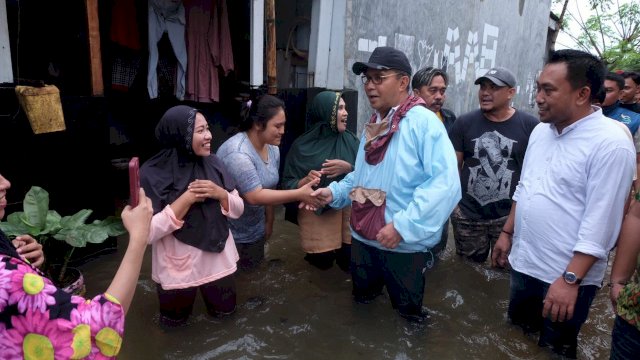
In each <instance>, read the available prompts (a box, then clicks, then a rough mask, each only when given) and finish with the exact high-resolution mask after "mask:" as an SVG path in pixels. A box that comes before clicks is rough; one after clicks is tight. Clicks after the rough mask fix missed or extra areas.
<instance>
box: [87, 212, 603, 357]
mask: <svg viewBox="0 0 640 360" xmlns="http://www.w3.org/2000/svg"><path fill="white" fill-rule="evenodd" d="M283 215H284V212H283V211H281V210H280V211H279V212H276V224H275V226H274V233H273V237H272V239H270V240H269V243H268V248H267V261H266V262H265V263H264V264H263V265H262V266H261V267H260V268H259V269H258V270H257V271H255V272H252V273H236V282H237V288H238V309H237V311H236V313H235V314H234V315H232V316H230V317H227V318H223V319H215V318H211V317H208V316H207V315H206V312H205V310H204V305H203V303H202V300H201V298H200V297H199V296H200V295H198V298H197V299H196V305H195V307H194V313H193V315H192V317H191V318H190V320H189V322H188V323H187V325H185V326H183V327H180V328H177V329H168V330H167V329H164V328H161V327H160V326H159V325H158V310H157V308H158V302H157V298H156V292H155V284H154V283H153V281H152V280H151V261H150V256H149V255H150V251H147V254H146V257H145V262H144V264H143V269H142V273H141V276H140V280H139V281H138V287H137V291H136V295H135V297H134V300H133V304H132V307H131V309H130V310H129V314H128V315H127V320H126V327H125V337H124V344H123V348H122V350H121V352H120V356H119V359H322V360H326V359H332V360H338V359H394V360H409V359H492V360H498V359H556V358H558V357H557V356H555V355H553V354H552V353H551V352H550V351H549V350H547V349H543V348H539V347H538V346H537V345H536V341H537V339H536V338H534V337H531V336H527V335H524V334H523V333H522V331H521V330H520V329H519V328H517V327H514V326H512V325H510V324H509V323H508V322H507V318H506V315H505V314H506V310H507V304H508V288H509V276H508V273H506V272H504V271H499V270H494V269H491V268H490V266H489V263H486V264H473V263H470V262H467V261H464V260H462V259H461V258H459V257H458V256H457V255H455V250H454V243H453V237H452V236H453V235H452V233H453V232H452V231H449V234H450V238H449V243H448V245H447V249H446V251H444V252H443V253H442V254H441V255H440V259H439V260H438V262H437V263H436V265H435V266H434V268H433V269H431V270H429V271H427V273H426V289H425V297H424V307H425V308H426V310H427V311H428V312H429V319H428V320H427V321H426V323H425V324H424V325H416V324H411V323H408V322H406V321H405V320H404V319H402V318H401V317H399V316H398V315H397V314H396V313H395V312H394V311H393V310H392V308H391V305H390V303H389V299H388V297H387V296H386V294H385V295H384V296H381V297H378V298H377V299H376V300H375V301H374V302H373V303H371V304H367V305H362V304H355V303H354V302H353V301H352V299H351V279H350V276H349V275H348V274H347V273H344V272H343V271H341V270H340V269H339V268H338V267H336V266H334V267H333V268H331V269H329V270H324V271H323V270H318V269H316V268H314V267H312V266H310V265H308V264H307V262H306V261H305V260H304V259H303V255H304V254H303V252H302V250H301V248H300V244H299V240H298V236H297V232H298V230H297V226H296V225H293V224H291V223H289V222H286V221H284V220H283ZM119 241H120V243H119V250H118V252H117V253H114V254H108V255H102V256H100V257H99V258H98V259H96V260H93V261H91V262H89V263H87V264H85V265H83V266H82V267H81V269H82V271H83V274H84V276H85V281H86V282H87V296H93V295H95V294H97V293H99V292H101V291H104V290H106V288H107V287H108V285H109V283H110V281H111V278H112V276H113V274H114V273H115V271H116V269H117V265H118V264H119V261H120V259H121V257H122V255H123V250H124V249H125V248H126V239H119ZM149 250H150V249H149ZM613 317H614V315H613V312H612V309H611V305H610V303H609V300H608V291H607V288H603V289H602V290H601V291H600V292H599V293H598V295H597V297H596V299H595V301H594V304H593V306H592V308H591V314H590V316H589V319H588V321H587V322H586V323H585V325H584V326H583V328H582V332H581V336H580V338H579V340H578V342H579V350H578V358H579V359H608V356H609V348H610V341H611V337H610V334H611V328H612V324H613Z"/></svg>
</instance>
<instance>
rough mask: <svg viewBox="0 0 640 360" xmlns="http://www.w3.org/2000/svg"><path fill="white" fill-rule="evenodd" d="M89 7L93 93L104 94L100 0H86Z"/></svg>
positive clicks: (88, 22) (95, 94) (88, 19)
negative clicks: (99, 19)
mask: <svg viewBox="0 0 640 360" xmlns="http://www.w3.org/2000/svg"><path fill="white" fill-rule="evenodd" d="M85 5H86V7H87V29H88V34H89V35H88V37H89V62H90V68H91V95H93V96H102V95H104V85H103V82H102V55H101V53H100V22H99V21H98V0H85Z"/></svg>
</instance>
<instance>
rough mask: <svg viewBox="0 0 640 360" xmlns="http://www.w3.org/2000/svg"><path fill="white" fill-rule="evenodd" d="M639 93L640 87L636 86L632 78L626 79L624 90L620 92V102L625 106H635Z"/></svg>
mask: <svg viewBox="0 0 640 360" xmlns="http://www.w3.org/2000/svg"><path fill="white" fill-rule="evenodd" d="M638 93H640V86H638V85H636V83H634V82H633V79H632V78H630V77H628V78H626V79H624V88H622V90H621V91H620V101H622V103H624V104H633V103H634V102H635V96H636V95H637V94H638Z"/></svg>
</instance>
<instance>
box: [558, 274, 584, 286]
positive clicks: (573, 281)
mask: <svg viewBox="0 0 640 360" xmlns="http://www.w3.org/2000/svg"><path fill="white" fill-rule="evenodd" d="M562 278H563V279H564V282H566V283H567V284H569V285H580V283H581V282H582V279H580V278H579V277H578V276H577V275H576V274H575V273H572V272H571V271H565V272H564V273H563V274H562Z"/></svg>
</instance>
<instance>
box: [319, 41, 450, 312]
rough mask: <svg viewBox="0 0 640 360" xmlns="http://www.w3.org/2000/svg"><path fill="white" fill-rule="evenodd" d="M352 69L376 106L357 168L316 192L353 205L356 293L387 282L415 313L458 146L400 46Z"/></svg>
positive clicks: (400, 307) (368, 297) (367, 295)
mask: <svg viewBox="0 0 640 360" xmlns="http://www.w3.org/2000/svg"><path fill="white" fill-rule="evenodd" d="M353 72H354V73H355V74H356V75H361V78H362V82H363V83H364V90H365V92H366V94H367V98H368V99H369V103H370V104H371V107H372V108H373V110H374V113H373V115H372V116H371V119H370V121H369V123H367V124H366V126H365V129H364V133H363V139H362V140H361V141H360V148H359V149H358V155H357V158H356V164H355V170H354V171H353V172H351V173H350V174H348V175H347V176H346V177H345V178H344V179H343V180H341V181H340V182H333V183H331V184H330V185H329V186H328V187H326V188H322V189H318V190H317V191H316V192H315V196H318V198H319V199H321V200H323V201H324V202H326V203H329V204H330V205H331V206H332V207H334V208H342V207H344V206H347V205H351V206H352V212H351V229H352V232H351V235H352V237H353V244H352V254H351V275H352V278H353V296H354V300H355V301H356V302H358V303H368V302H371V301H372V300H373V299H374V298H375V297H377V296H378V295H380V294H381V293H382V289H383V287H385V286H386V288H387V292H388V294H389V298H390V299H391V304H392V305H393V307H394V308H395V309H396V310H397V311H398V312H399V313H400V315H401V316H403V317H404V318H406V319H409V320H418V321H419V320H422V319H424V317H425V313H424V311H423V310H422V300H423V296H424V285H425V279H424V273H425V271H426V269H427V268H428V267H430V266H431V265H432V263H433V259H434V258H433V254H432V253H431V248H433V246H435V245H436V244H437V243H438V242H439V240H440V234H441V233H442V227H443V224H444V223H445V220H446V218H447V216H448V215H449V214H450V213H451V210H452V209H453V207H454V206H455V204H456V203H457V202H458V200H459V199H460V182H459V180H458V172H457V169H456V159H455V153H454V151H453V147H452V146H451V142H450V141H449V138H448V137H447V132H446V130H445V128H444V125H442V122H441V121H440V120H439V119H438V118H437V117H436V115H435V114H434V113H433V112H431V111H429V110H428V109H427V108H426V107H425V103H424V100H422V99H421V98H420V97H418V96H415V95H413V94H410V92H409V81H410V77H411V65H409V60H408V59H407V57H406V55H405V54H404V53H403V52H401V51H399V50H396V49H394V48H392V47H378V48H376V49H375V50H374V51H373V53H372V54H371V57H370V58H369V62H366V63H365V62H357V63H355V64H354V65H353Z"/></svg>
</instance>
